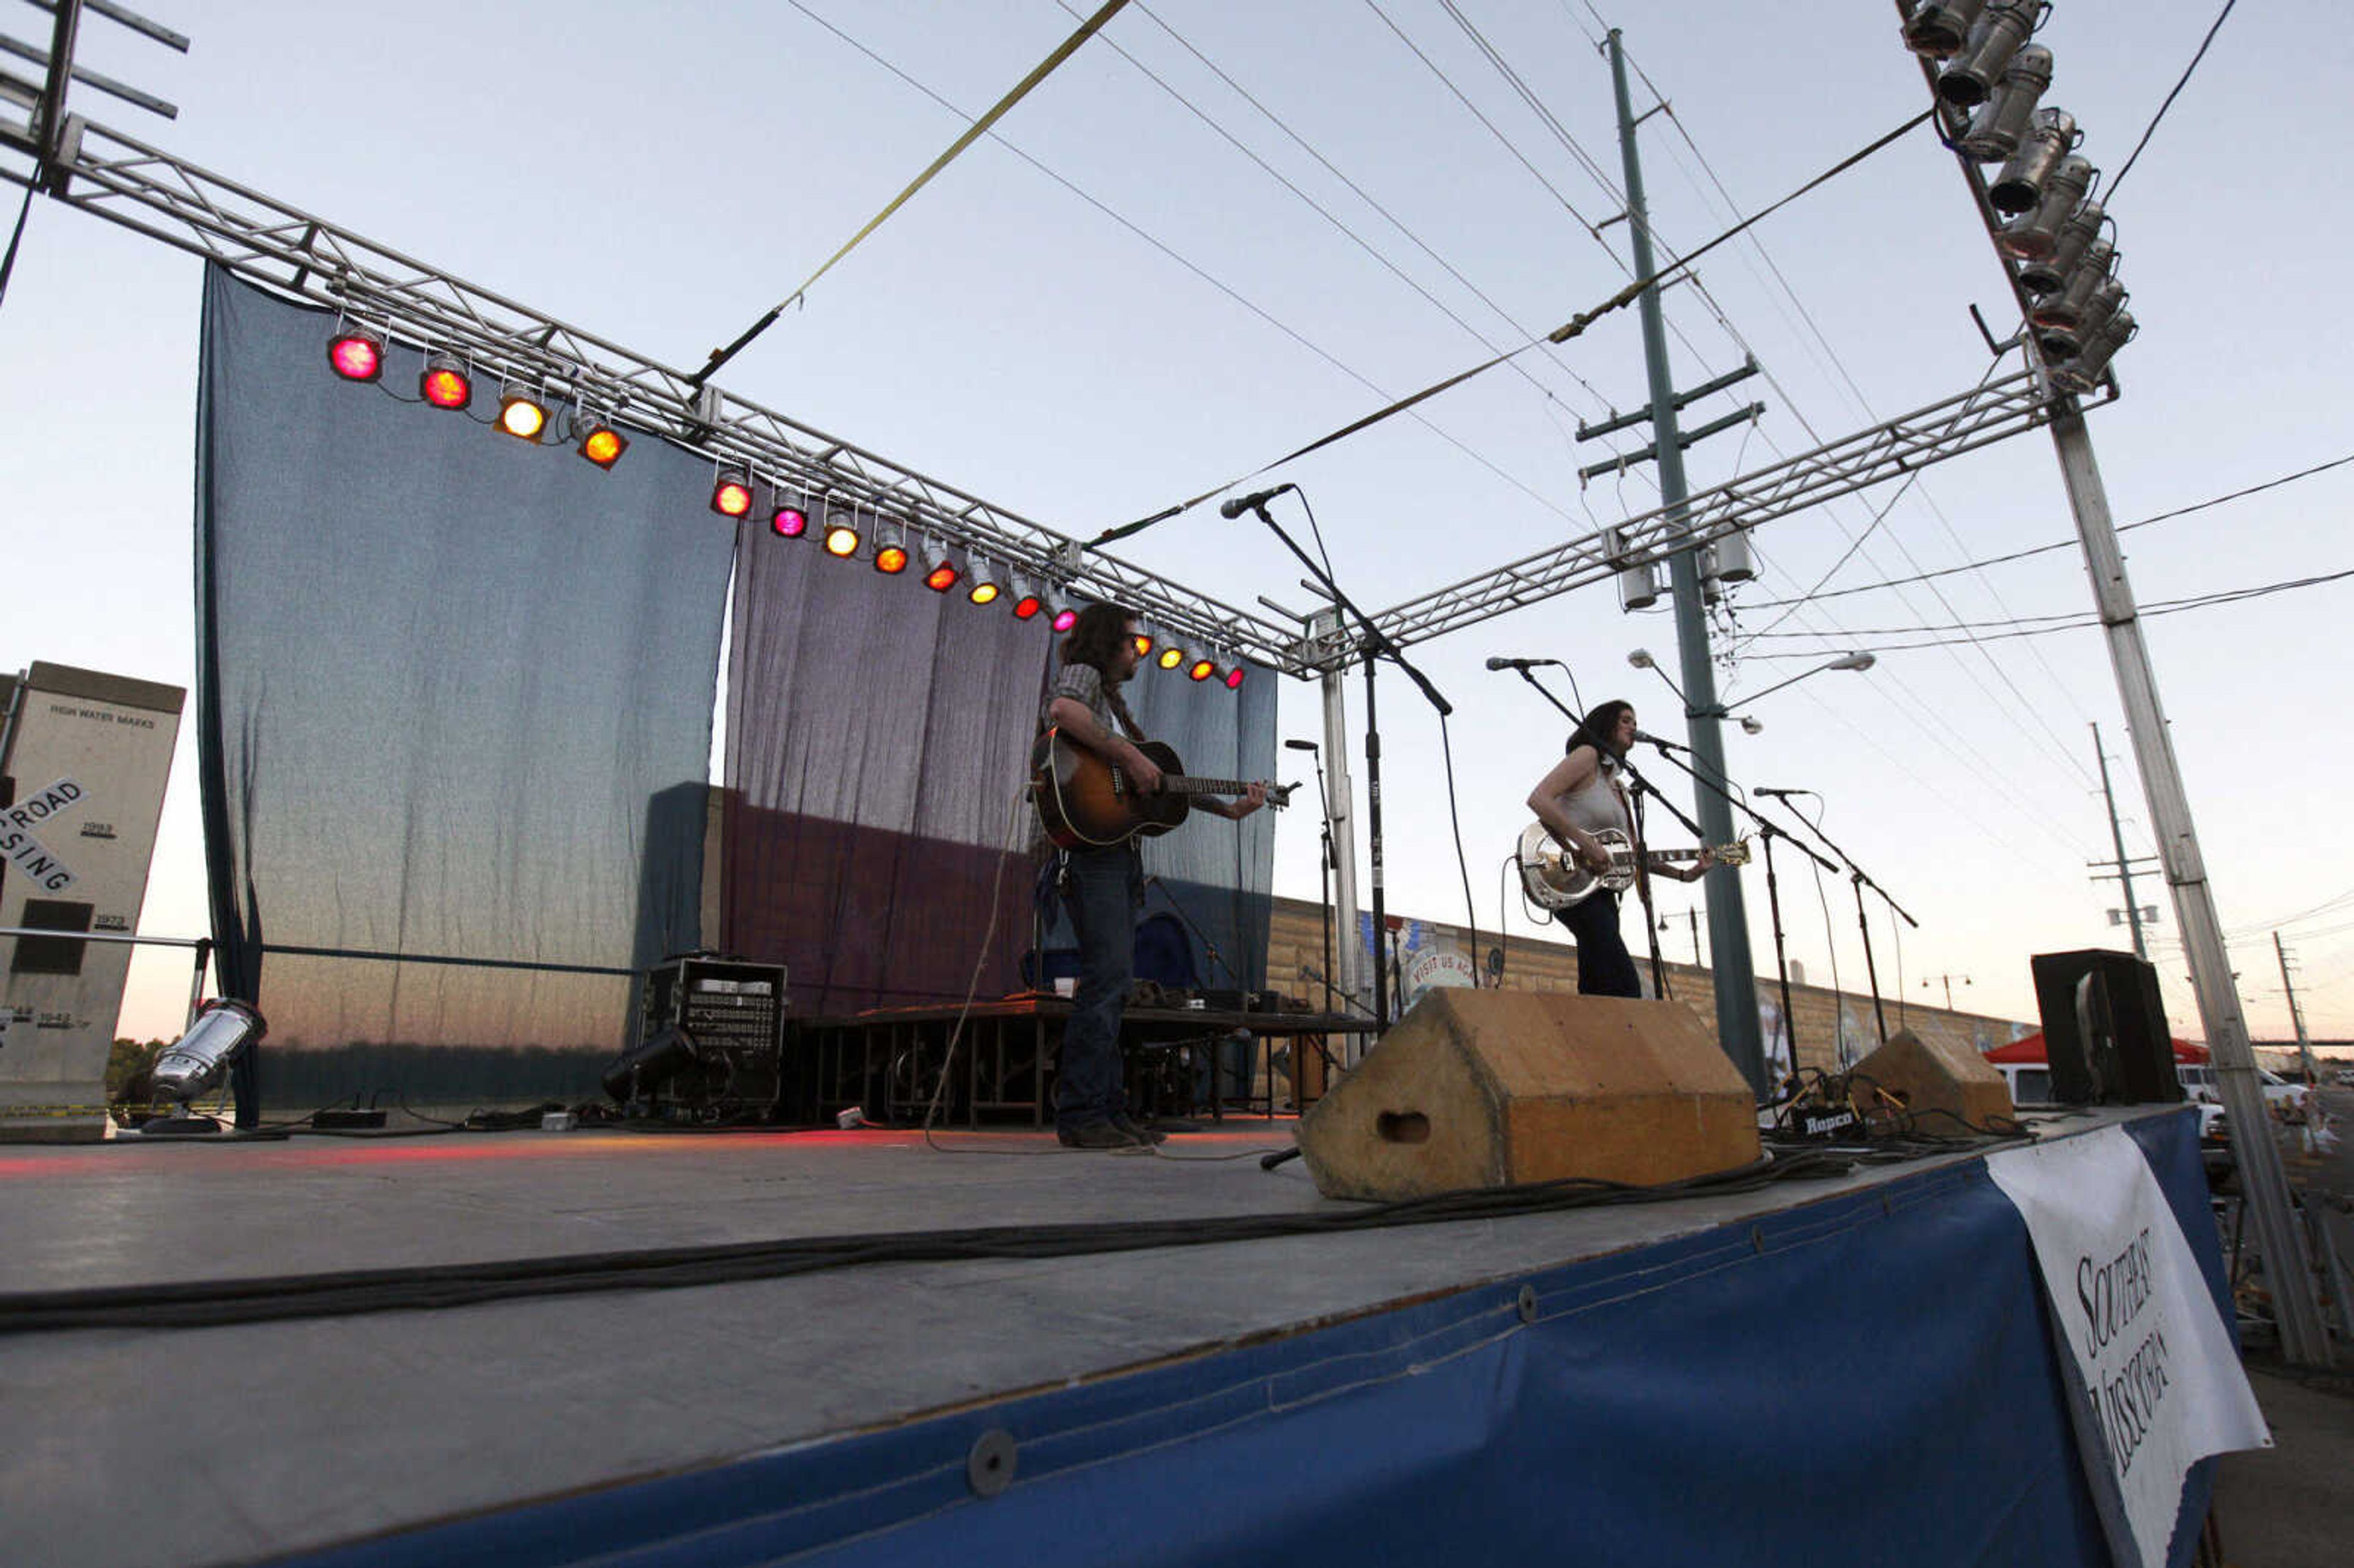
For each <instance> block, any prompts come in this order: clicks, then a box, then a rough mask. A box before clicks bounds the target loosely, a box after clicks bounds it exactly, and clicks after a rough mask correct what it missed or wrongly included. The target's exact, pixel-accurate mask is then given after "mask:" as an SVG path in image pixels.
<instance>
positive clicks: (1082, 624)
mask: <svg viewBox="0 0 2354 1568" xmlns="http://www.w3.org/2000/svg"><path fill="white" fill-rule="evenodd" d="M1135 619H1136V611H1134V610H1132V609H1129V608H1128V607H1127V606H1125V605H1118V604H1091V605H1088V606H1087V608H1086V609H1082V610H1080V611H1079V618H1078V620H1075V621H1073V622H1072V623H1071V630H1069V632H1067V633H1066V635H1065V636H1064V638H1063V662H1064V663H1066V664H1092V665H1094V666H1095V667H1096V672H1097V673H1098V674H1100V675H1102V676H1103V678H1104V679H1105V680H1106V681H1107V682H1108V681H1110V680H1111V679H1112V670H1113V668H1114V667H1115V666H1116V665H1117V664H1118V662H1119V645H1120V644H1121V643H1123V642H1125V641H1128V623H1129V621H1131V620H1135Z"/></svg>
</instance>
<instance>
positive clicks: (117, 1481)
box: [0, 1117, 2109, 1568]
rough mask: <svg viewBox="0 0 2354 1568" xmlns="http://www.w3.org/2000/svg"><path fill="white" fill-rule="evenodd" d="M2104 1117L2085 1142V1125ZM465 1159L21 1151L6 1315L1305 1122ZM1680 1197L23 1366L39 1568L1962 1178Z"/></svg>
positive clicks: (979, 1389) (1075, 1187)
mask: <svg viewBox="0 0 2354 1568" xmlns="http://www.w3.org/2000/svg"><path fill="white" fill-rule="evenodd" d="M2103 1119H2109V1118H2107V1117H2091V1118H2075V1119H2073V1120H2071V1121H2070V1122H2068V1123H2067V1124H2066V1128H2067V1129H2068V1130H2072V1131H2073V1130H2078V1129H2081V1128H2086V1127H2089V1126H2093V1125H2096V1124H2097V1123H2098V1122H2099V1121H2100V1120H2103ZM938 1141H939V1143H940V1145H941V1146H942V1148H943V1149H945V1150H954V1151H955V1152H943V1151H941V1150H935V1149H933V1148H930V1147H928V1146H927V1144H926V1142H925V1140H924V1139H923V1138H922V1136H921V1135H920V1134H917V1133H912V1132H905V1131H891V1130H883V1129H864V1130H860V1131H856V1132H849V1133H835V1132H822V1133H775V1134H771V1133H758V1134H727V1135H684V1134H676V1135H648V1134H631V1133H621V1132H611V1131H592V1130H585V1129H584V1130H580V1131H575V1132H569V1133H543V1132H518V1133H492V1134H472V1133H458V1134H452V1135H450V1136H446V1137H429V1138H414V1139H383V1140H376V1141H364V1140H360V1139H326V1138H317V1137H304V1138H299V1139H294V1140H292V1141H290V1142H277V1143H270V1142H254V1143H235V1144H218V1145H210V1146H190V1145H186V1144H177V1145H168V1144H167V1145H160V1146H159V1145H140V1144H136V1143H133V1142H132V1141H129V1140H120V1141H117V1142H114V1143H111V1144H105V1145H90V1146H81V1147H68V1148H56V1147H52V1148H42V1149H20V1150H0V1291H5V1292H9V1293H19V1292H30V1291H47V1290H57V1289H65V1288H71V1287H91V1286H126V1285H144V1284H155V1283H161V1282H168V1281H184V1280H195V1279H228V1278H240V1277H244V1278H251V1277H273V1276H281V1275H289V1274H300V1273H309V1272H314V1271H330V1270H340V1269H356V1268H380V1267H390V1266H417V1265H426V1264H440V1263H453V1262H465V1261H478V1260H491V1259H512V1258H523V1257H539V1256H549V1255H565V1254H577V1253H594V1252H609V1251H619V1250H624V1249H631V1248H639V1247H674V1246H682V1245H695V1244H703V1243H720V1242H741V1241H755V1240H765V1239H772V1238H777V1237H785V1236H810V1235H846V1234H863V1233H869V1232H906V1231H919V1230H933V1229H960V1228H970V1227H980V1226H991V1225H1007V1224H1032V1223H1066V1224H1067V1223H1073V1222H1095V1221H1119V1220H1144V1219H1154V1220H1168V1219H1179V1218H1194V1217H1203V1216H1225V1215H1236V1214H1263V1213H1304V1212H1311V1211H1315V1210H1318V1209H1331V1210H1345V1209H1348V1208H1351V1207H1353V1205H1348V1204H1342V1203H1338V1202H1329V1201H1327V1200H1325V1199H1323V1198H1321V1197H1320V1196H1319V1195H1318V1193H1317V1192H1316V1190H1315V1187H1314V1185H1313V1183H1312V1182H1311V1181H1310V1179H1309V1176H1308V1173H1307V1171H1306V1169H1305V1167H1304V1165H1303V1163H1302V1162H1300V1161H1298V1160H1294V1161H1292V1162H1291V1163H1289V1164H1287V1165H1284V1166H1282V1167H1280V1168H1279V1169H1278V1170H1277V1171H1272V1172H1269V1171H1262V1170H1261V1169H1260V1167H1259V1164H1258V1160H1257V1158H1256V1156H1257V1154H1258V1153H1260V1152H1262V1151H1266V1150H1276V1149H1282V1148H1288V1147H1289V1144H1290V1135H1289V1127H1288V1123H1284V1122H1279V1121H1278V1122H1273V1123H1265V1122H1249V1121H1246V1122H1242V1123H1236V1122H1228V1123H1226V1124H1225V1128H1223V1129H1220V1130H1217V1131H1214V1132H1209V1133H1204V1134H1200V1135H1195V1136H1181V1137H1180V1138H1177V1139H1173V1140H1172V1142H1171V1143H1170V1144H1168V1145H1167V1146H1166V1148H1165V1149H1164V1150H1160V1151H1157V1152H1145V1151H1138V1152H1135V1153H1132V1154H1093V1153H1078V1152H1074V1151H1068V1150H1061V1149H1059V1148H1057V1147H1056V1146H1055V1143H1054V1141H1053V1139H1052V1138H1051V1135H1048V1136H1040V1135H1036V1134H1028V1133H1021V1134H1012V1133H981V1134H974V1133H970V1132H955V1133H944V1134H941V1135H940V1136H939V1139H938ZM1974 1157H1975V1156H1973V1155H1970V1154H1960V1153H1957V1154H1954V1155H1948V1156H1943V1157H1940V1158H1938V1159H1934V1160H1919V1161H1914V1162H1911V1163H1908V1164H1904V1165H1901V1166H1893V1167H1880V1168H1875V1169H1869V1170H1864V1171H1857V1172H1855V1173H1852V1174H1850V1175H1847V1176H1844V1177H1839V1178H1832V1179H1826V1180H1809V1181H1792V1182H1784V1183H1778V1184H1776V1185H1775V1186H1772V1187H1769V1188H1767V1189H1765V1190H1764V1191H1759V1192H1744V1193H1738V1194H1724V1195H1712V1196H1708V1197H1702V1198H1688V1199H1683V1200H1680V1201H1677V1202H1670V1203H1656V1204H1643V1205H1638V1206H1633V1207H1613V1208H1604V1209H1587V1210H1581V1211H1575V1212H1569V1213H1548V1214H1539V1215H1528V1216H1522V1217H1516V1218H1509V1219H1483V1220H1477V1221H1463V1222H1455V1223H1449V1224H1426V1225H1417V1226H1411V1227H1406V1228H1396V1229H1384V1230H1379V1231H1373V1232H1365V1233H1359V1234H1323V1235H1313V1236H1301V1237H1290V1238H1285V1239H1281V1240H1273V1241H1250V1242H1234V1243H1219V1244H1214V1245H1197V1246H1188V1247H1178V1248H1168V1249H1161V1250H1155V1251H1149V1252H1129V1253H1119V1254H1113V1255H1097V1256H1087V1257H1071V1258H1050V1259H1033V1260H999V1259H989V1260H984V1261H972V1262H957V1263H944V1264H888V1265H879V1266H865V1267H857V1268H847V1269H841V1270H837V1271H834V1272H830V1273H821V1274H814V1275H804V1276H800V1277H789V1278H780V1279H771V1280H760V1281H755V1282H748V1283H739V1284H728V1285H717V1286H697V1287H685V1288H678V1289H667V1290H659V1291H652V1290H621V1291H610V1292H606V1293H601V1294H593V1295H580V1296H561V1297H548V1298H535V1299H527V1300H515V1301H504V1302H494V1303H488V1304H483V1305H478V1306H470V1307H463V1308H450V1309H443V1310H436V1311H396V1312H379V1313H373V1314H367V1315H363V1316H354V1317H344V1318H326V1319H294V1320H290V1321H278V1322H262V1323H254V1324H241V1325H235V1326H228V1327H217V1328H201V1329H136V1330H122V1329H94V1330H72V1331H54V1332H37V1333H18V1334H8V1335H0V1520H5V1521H6V1523H5V1530H6V1542H7V1543H6V1547H5V1556H6V1558H7V1559H8V1560H10V1561H14V1562H19V1563H44V1564H51V1563H56V1564H67V1563H70V1564H93V1565H98V1568H132V1565H138V1564H156V1563H173V1564H199V1563H244V1562H250V1561H254V1560H258V1559H266V1558H269V1557H271V1556H275V1555H278V1554H281V1553H284V1552H292V1551H294V1550H297V1549H300V1548H307V1547H316V1546H322V1545H325V1544H329V1543H334V1542H344V1541H349V1540H352V1539H355V1538H358V1537H364V1536H368V1535H372V1534H376V1533H378V1532H381V1531H388V1530H393V1529H397V1528H400V1527H404V1526H410V1525H416V1524H420V1523H425V1522H428V1521H431V1520H440V1519H445V1518H448V1517H451V1516H452V1515H457V1514H461V1513H468V1512H472V1511H476V1510H485V1509H492V1508H496V1507H499V1506H501V1505H504V1504H510V1503H515V1502H520V1501H525V1500H529V1499H542V1498H546V1497H549V1496H552V1495H555V1494H558V1493H565V1492H573V1491H578V1490H581V1489H594V1488H597V1487H600V1486H604V1485H609V1484H611V1483H613V1482H617V1481H621V1480H626V1479H633V1478H644V1477H649V1476H655V1475H662V1474H669V1473H675V1472H677V1471H681V1470H685V1469H692V1468H694V1467H699V1466H703V1465H707V1464H711V1463H714V1462H716V1461H721V1460H726V1459H731V1458H738V1457H744V1456H747V1455H749V1454H755V1453H758V1452H761V1451H765V1450H769V1449H773V1448H777V1447H779V1446H786V1445H792V1444H798V1443H803V1442H807V1441H810V1440H812V1439H821V1438H825V1437H829V1436H840V1435H843V1434H846V1433H851V1432H855V1431H860V1430H865V1429H870V1428H873V1427H875V1426H880V1425H890V1424H892V1423H895V1422H898V1421H901V1420H905V1419H907V1418H908V1417H909V1416H912V1415H916V1414H931V1413H937V1412H938V1411H940V1410H942V1409H945V1408H948V1407H952V1406H956V1405H960V1404H970V1403H972V1402H976V1401H985V1400H989V1399H991V1398H995V1397H1000V1396H1004V1395H1008V1394H1013V1393H1022V1392H1025V1391H1030V1390H1035V1389H1039V1388H1042V1387H1051V1386H1055V1385H1059V1384H1063V1383H1069V1382H1076V1381H1079V1380H1084V1379H1088V1378H1094V1377H1100V1376H1105V1375H1108V1374H1112V1373H1115V1372H1119V1371H1121V1370H1123V1369H1132V1368H1135V1367H1138V1366H1140V1365H1145V1364H1149V1363H1152V1362H1155V1361H1162V1360H1165V1359H1167V1358H1171V1357H1179V1356H1184V1355H1187V1354H1189V1353H1195V1352H1201V1351H1208V1350H1212V1349H1215V1348H1217V1347H1220V1346H1222V1345H1225V1344H1228V1343H1231V1342H1233V1341H1235V1340H1238V1339H1243V1338H1246V1337H1257V1336H1263V1335H1267V1334H1271V1333H1282V1332H1285V1331H1294V1330H1300V1329H1304V1328H1308V1327H1312V1326H1314V1325H1316V1324H1319V1323H1321V1322H1327V1321H1331V1320H1332V1319H1337V1318H1343V1317H1347V1316H1350V1315H1353V1314H1359V1313H1363V1312H1368V1311H1372V1310H1375V1309H1378V1308H1383V1307H1384V1306H1388V1305H1391V1304H1394V1303H1397V1302H1400V1301H1403V1300H1406V1299H1410V1298H1416V1297H1421V1296H1426V1295H1430V1294H1434V1293H1442V1292H1447V1291H1450V1290H1454V1289H1458V1288H1462V1287H1469V1286H1472V1285H1475V1284H1479V1283H1481V1282H1486V1281H1493V1280H1497V1279H1500V1278H1505V1277H1511V1276H1513V1275H1516V1274H1519V1273H1521V1272H1523V1271H1526V1270H1528V1269H1531V1268H1533V1267H1540V1266H1554V1265H1560V1264H1564V1263H1568V1262H1573V1261H1575V1260H1578V1259H1581V1258H1586V1257H1592V1256H1596V1255H1602V1254H1606V1253H1610V1252H1615V1251H1619V1250H1622V1249H1626V1248H1629V1247H1634V1246H1638V1245H1646V1244H1649V1243H1653V1242H1658V1241H1661V1240H1665V1239H1668V1238H1670V1237H1674V1236H1679V1235H1683V1234H1690V1233H1692V1232H1695V1231H1700V1230H1703V1229H1707V1228H1709V1227H1712V1226H1715V1225H1718V1224H1724V1223H1727V1222H1729V1221H1733V1220H1736V1219H1741V1218H1744V1217H1748V1216H1751V1215H1755V1214H1757V1213H1764V1212H1767V1211H1771V1210H1776V1209H1785V1208H1789V1207H1793V1206H1797V1205H1799V1204H1804V1203H1807V1202H1813V1201H1816V1200H1819V1199H1822V1198H1826V1197H1829V1196H1832V1195H1834V1194H1838V1193H1843V1192H1851V1191H1854V1190H1856V1189H1858V1188H1861V1187H1867V1186H1870V1185H1872V1184H1873V1183H1875V1182H1880V1181H1888V1180H1892V1179H1893V1178H1895V1177H1897V1176H1902V1175H1910V1174H1914V1173H1917V1172H1919V1171H1925V1170H1929V1169H1933V1168H1935V1167H1936V1166H1939V1165H1943V1164H1950V1163H1953V1162H1955V1161H1956V1160H1967V1159H1971V1158H1974Z"/></svg>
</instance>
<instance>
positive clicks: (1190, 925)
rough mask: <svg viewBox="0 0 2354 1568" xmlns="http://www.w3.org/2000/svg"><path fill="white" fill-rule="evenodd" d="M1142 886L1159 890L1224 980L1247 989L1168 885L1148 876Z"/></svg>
mask: <svg viewBox="0 0 2354 1568" xmlns="http://www.w3.org/2000/svg"><path fill="white" fill-rule="evenodd" d="M1144 885H1145V886H1146V887H1147V888H1148V889H1150V888H1158V889H1160V891H1161V897H1163V898H1165V899H1167V900H1168V901H1169V907H1170V908H1171V909H1172V910H1174V911H1175V912H1176V915H1177V918H1178V919H1180V920H1182V921H1183V922H1184V923H1185V929H1187V930H1188V931H1191V932H1193V939H1194V940H1195V941H1197V942H1199V943H1201V944H1202V955H1203V957H1204V958H1206V959H1209V960H1210V962H1212V963H1214V964H1215V965H1216V966H1217V967H1218V968H1220V969H1224V970H1225V971H1226V978H1227V979H1228V980H1232V981H1234V982H1235V988H1236V989H1237V990H1243V989H1247V988H1246V987H1244V985H1243V977H1242V976H1240V975H1238V974H1236V973H1235V966H1234V965H1232V964H1230V963H1228V962H1226V956H1225V954H1224V953H1222V952H1220V951H1218V944H1217V943H1216V942H1214V941H1213V940H1212V939H1211V938H1210V934H1209V933H1208V932H1207V931H1204V930H1203V929H1202V927H1200V926H1199V925H1197V924H1195V922H1194V919H1193V916H1191V915H1189V914H1187V913H1186V911H1185V906H1183V905H1182V904H1180V903H1178V902H1177V895H1175V894H1173V893H1172V892H1170V891H1169V885H1168V884H1167V883H1165V882H1163V881H1161V879H1160V878H1159V877H1158V876H1148V877H1146V878H1145V879H1144Z"/></svg>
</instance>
